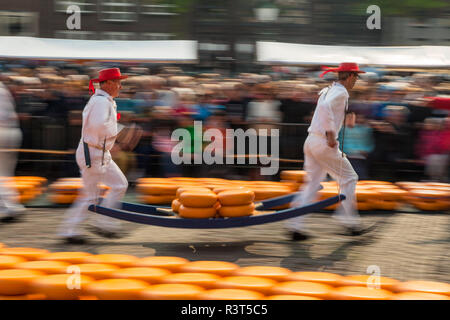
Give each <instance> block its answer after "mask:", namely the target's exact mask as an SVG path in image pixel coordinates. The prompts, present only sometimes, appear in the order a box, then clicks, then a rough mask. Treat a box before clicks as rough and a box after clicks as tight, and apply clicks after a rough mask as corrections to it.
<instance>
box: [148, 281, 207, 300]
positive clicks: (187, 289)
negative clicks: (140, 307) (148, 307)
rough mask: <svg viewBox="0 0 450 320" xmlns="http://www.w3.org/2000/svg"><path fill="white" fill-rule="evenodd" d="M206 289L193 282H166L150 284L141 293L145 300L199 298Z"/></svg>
mask: <svg viewBox="0 0 450 320" xmlns="http://www.w3.org/2000/svg"><path fill="white" fill-rule="evenodd" d="M203 292H205V289H204V288H202V287H200V286H196V285H193V284H180V283H164V284H155V285H153V286H150V287H148V288H146V289H144V290H142V291H141V293H140V299H143V300H198V298H199V295H200V294H201V293H203Z"/></svg>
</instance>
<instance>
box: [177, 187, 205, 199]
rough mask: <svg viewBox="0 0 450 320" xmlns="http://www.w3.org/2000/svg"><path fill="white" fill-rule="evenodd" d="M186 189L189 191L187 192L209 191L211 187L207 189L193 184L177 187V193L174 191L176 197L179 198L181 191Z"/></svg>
mask: <svg viewBox="0 0 450 320" xmlns="http://www.w3.org/2000/svg"><path fill="white" fill-rule="evenodd" d="M186 191H189V192H191V191H192V192H196V193H210V192H211V189H208V188H205V187H194V186H192V187H186V186H184V187H179V188H178V189H177V193H176V196H177V198H180V195H181V194H182V193H183V192H186Z"/></svg>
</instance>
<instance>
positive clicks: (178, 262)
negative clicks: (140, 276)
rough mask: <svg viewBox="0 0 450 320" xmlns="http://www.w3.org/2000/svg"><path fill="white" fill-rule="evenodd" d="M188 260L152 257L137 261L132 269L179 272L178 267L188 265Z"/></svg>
mask: <svg viewBox="0 0 450 320" xmlns="http://www.w3.org/2000/svg"><path fill="white" fill-rule="evenodd" d="M188 262H189V260H187V259H185V258H181V257H171V256H152V257H145V258H141V259H139V260H137V261H136V262H135V263H134V264H133V266H134V267H149V268H162V269H167V270H169V271H171V272H179V270H180V267H181V266H183V265H185V264H186V263H188Z"/></svg>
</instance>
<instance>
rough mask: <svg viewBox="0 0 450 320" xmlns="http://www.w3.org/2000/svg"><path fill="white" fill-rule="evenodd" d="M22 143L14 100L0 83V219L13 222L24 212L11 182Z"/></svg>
mask: <svg viewBox="0 0 450 320" xmlns="http://www.w3.org/2000/svg"><path fill="white" fill-rule="evenodd" d="M21 142H22V131H21V130H20V126H19V120H18V117H17V114H16V111H15V105H14V100H13V98H12V96H11V94H10V92H9V90H8V89H7V88H6V86H4V85H3V83H1V82H0V149H2V150H0V219H1V220H3V221H6V220H10V221H11V220H14V218H16V217H17V216H18V215H19V214H20V213H23V212H24V211H25V208H24V206H23V205H21V204H20V203H19V194H18V193H17V190H16V189H15V187H14V183H13V181H10V182H8V180H9V179H11V178H13V176H14V174H15V169H16V164H17V152H16V151H14V149H17V148H20V144H21Z"/></svg>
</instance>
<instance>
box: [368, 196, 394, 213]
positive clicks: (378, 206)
mask: <svg viewBox="0 0 450 320" xmlns="http://www.w3.org/2000/svg"><path fill="white" fill-rule="evenodd" d="M368 202H370V203H371V205H372V207H373V209H375V210H386V211H393V210H398V208H399V207H400V203H399V202H398V201H392V200H379V199H371V200H368Z"/></svg>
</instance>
